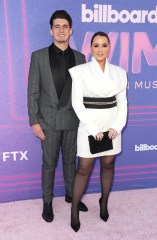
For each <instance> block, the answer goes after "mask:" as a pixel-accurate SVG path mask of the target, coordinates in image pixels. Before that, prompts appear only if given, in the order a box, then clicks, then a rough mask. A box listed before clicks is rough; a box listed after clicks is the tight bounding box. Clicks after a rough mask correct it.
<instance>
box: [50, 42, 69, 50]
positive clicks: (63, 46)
mask: <svg viewBox="0 0 157 240" xmlns="http://www.w3.org/2000/svg"><path fill="white" fill-rule="evenodd" d="M54 44H55V46H56V47H58V48H59V49H61V50H62V51H65V50H66V49H67V48H68V46H69V43H68V42H55V41H54Z"/></svg>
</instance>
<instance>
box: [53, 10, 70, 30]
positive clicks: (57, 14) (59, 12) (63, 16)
mask: <svg viewBox="0 0 157 240" xmlns="http://www.w3.org/2000/svg"><path fill="white" fill-rule="evenodd" d="M57 18H61V19H65V20H67V21H68V23H69V26H70V28H72V18H71V16H70V15H69V13H67V12H66V11H65V10H57V11H55V12H54V13H53V14H52V16H51V18H50V26H51V28H52V26H53V21H54V20H55V19H57Z"/></svg>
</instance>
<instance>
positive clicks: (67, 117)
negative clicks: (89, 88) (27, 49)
mask: <svg viewBox="0 0 157 240" xmlns="http://www.w3.org/2000/svg"><path fill="white" fill-rule="evenodd" d="M73 52H74V56H75V62H76V65H79V64H82V63H85V56H84V55H83V54H82V53H80V52H77V51H75V50H73ZM28 114H29V122H30V125H34V124H38V123H39V124H40V125H41V127H42V128H43V129H50V130H68V129H76V128H77V127H78V124H79V120H78V118H77V116H76V114H75V112H74V110H73V108H72V105H71V96H69V101H68V104H67V105H66V106H65V107H59V100H58V96H57V92H56V88H55V85H54V81H53V76H52V71H51V67H50V59H49V48H48V47H47V48H43V49H40V50H38V51H36V52H33V53H32V57H31V64H30V70H29V79H28Z"/></svg>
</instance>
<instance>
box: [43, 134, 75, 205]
mask: <svg viewBox="0 0 157 240" xmlns="http://www.w3.org/2000/svg"><path fill="white" fill-rule="evenodd" d="M44 133H45V135H46V140H44V141H41V144H42V150H43V157H42V160H43V164H42V190H43V201H44V202H51V201H52V199H53V196H54V193H53V191H54V179H55V170H56V167H57V165H58V158H59V153H60V150H61V153H62V162H63V175H64V182H65V194H66V195H68V196H70V197H72V189H73V183H74V178H75V172H76V149H77V129H73V130H44Z"/></svg>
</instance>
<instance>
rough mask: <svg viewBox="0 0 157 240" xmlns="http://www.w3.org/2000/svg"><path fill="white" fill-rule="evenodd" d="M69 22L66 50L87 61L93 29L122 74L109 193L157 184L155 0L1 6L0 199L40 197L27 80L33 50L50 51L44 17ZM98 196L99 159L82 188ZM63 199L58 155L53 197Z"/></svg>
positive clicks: (20, 1)
mask: <svg viewBox="0 0 157 240" xmlns="http://www.w3.org/2000/svg"><path fill="white" fill-rule="evenodd" d="M57 9H65V10H66V11H68V12H69V14H70V15H71V16H72V19H73V35H72V37H71V39H70V45H71V47H72V48H74V49H77V50H78V51H81V52H82V53H84V54H85V55H86V60H87V61H89V60H90V58H91V54H90V48H89V46H90V40H91V36H92V35H93V34H94V33H95V32H96V31H104V32H106V33H107V34H109V37H110V39H111V46H112V49H111V54H110V57H109V61H110V62H111V63H113V64H116V65H119V66H121V67H123V68H124V69H126V71H127V73H128V89H127V96H128V120H127V125H126V128H125V129H124V131H123V151H122V153H121V154H120V155H118V156H117V158H116V168H115V176H114V183H113V188H112V190H113V191H119V190H129V189H140V188H152V187H157V1H148V0H147V1H137V0H131V1H130V0H119V1H116V0H112V1H111V0H105V1H104V0H101V1H100V0H95V1H93V0H86V1H83V0H80V1H74V0H66V1H65V0H55V1H54V0H39V1H35V0H11V1H10V0H1V1H0V22H1V34H0V202H7V201H14V200H20V199H33V198H40V197H41V194H42V192H41V164H42V157H41V154H42V153H41V145H40V141H39V139H37V138H36V137H35V136H34V135H33V133H32V129H31V128H30V126H29V124H28V113H27V81H28V71H29V64H30V57H31V53H32V51H35V50H37V49H40V48H44V47H46V46H49V45H50V44H51V43H52V41H53V39H52V38H51V36H50V34H49V30H50V26H49V19H50V16H51V14H52V13H53V12H54V11H55V10H57ZM99 191H100V179H99V159H97V160H96V163H95V167H94V169H93V173H92V176H91V179H90V182H89V185H88V188H87V192H88V193H93V192H99ZM63 195H64V181H63V175H62V156H61V155H60V159H59V163H58V168H57V170H56V178H55V197H56V196H63Z"/></svg>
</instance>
